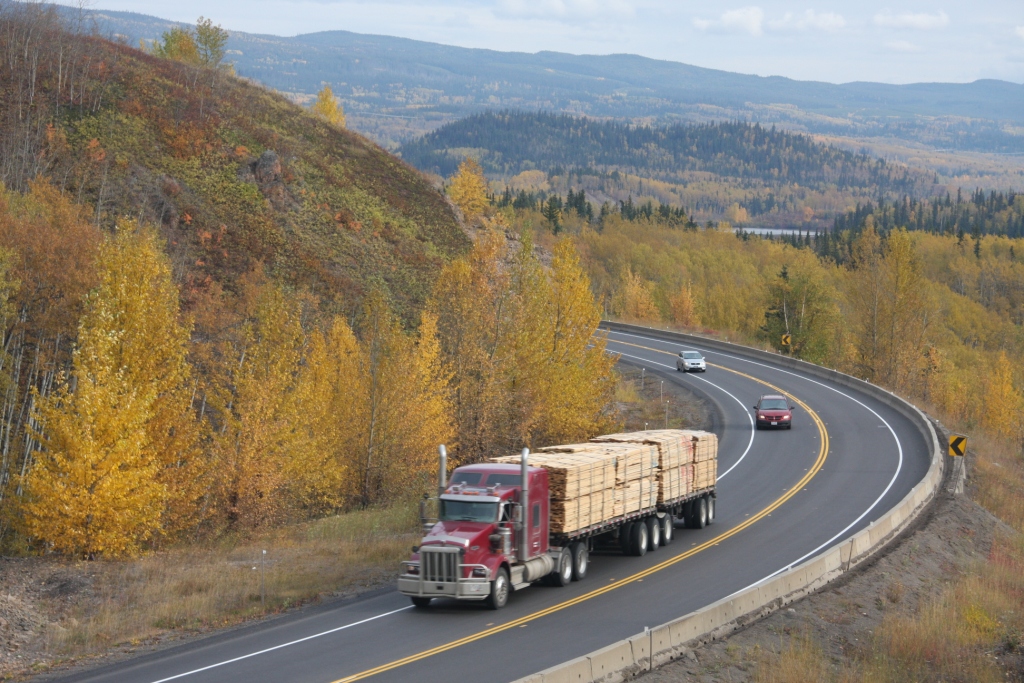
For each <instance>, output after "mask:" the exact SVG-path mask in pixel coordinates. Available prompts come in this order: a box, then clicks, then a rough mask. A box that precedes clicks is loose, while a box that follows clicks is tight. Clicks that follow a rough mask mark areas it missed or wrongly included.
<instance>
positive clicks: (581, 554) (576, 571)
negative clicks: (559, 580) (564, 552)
mask: <svg viewBox="0 0 1024 683" xmlns="http://www.w3.org/2000/svg"><path fill="white" fill-rule="evenodd" d="M569 548H570V551H569V552H570V553H571V554H572V580H573V581H582V580H583V579H585V578H586V577H587V569H589V568H590V551H589V550H588V549H587V542H586V541H583V542H582V543H581V542H580V541H576V542H575V543H573V544H572V545H571V546H569Z"/></svg>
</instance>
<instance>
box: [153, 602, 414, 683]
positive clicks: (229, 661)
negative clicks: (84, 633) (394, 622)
mask: <svg viewBox="0 0 1024 683" xmlns="http://www.w3.org/2000/svg"><path fill="white" fill-rule="evenodd" d="M407 609H412V605H409V606H408V607H402V608H400V609H396V610H392V611H390V612H385V613H384V614H378V615H377V616H375V617H369V618H367V619H363V620H362V621H356V622H353V623H351V624H345V625H344V626H339V627H337V628H332V629H330V630H329V631H324V632H322V633H314V634H313V635H311V636H306V637H305V638H299V639H298V640H292V641H290V642H287V643H281V644H280V645H275V646H274V647H268V648H267V649H265V650H260V651H259V652H250V653H249V654H247V655H242V656H241V657H235V658H234V659H227V660H225V661H223V662H217V663H216V664H210V665H209V666H204V667H202V668H201V669H193V670H192V671H186V672H185V673H181V674H176V675H174V676H169V677H167V678H161V679H160V680H158V681H153V683H166V681H173V680H175V679H178V678H184V677H185V676H192V675H194V674H197V673H202V672H203V671H209V670H210V669H216V668H217V667H219V666H225V665H227V664H234V663H235V662H240V661H242V660H243V659H249V658H250V657H255V656H257V655H262V654H266V653H268V652H273V651H274V650H280V649H281V648H284V647H289V646H291V645H298V644H299V643H302V642H305V641H307V640H313V639H314V638H320V637H321V636H326V635H330V634H332V633H337V632H338V631H344V630H345V629H347V628H352V627H353V626H359V625H360V624H365V623H366V622H368V621H374V620H376V619H382V618H383V617H388V616H391V615H392V614H398V613H399V612H404V611H405V610H407Z"/></svg>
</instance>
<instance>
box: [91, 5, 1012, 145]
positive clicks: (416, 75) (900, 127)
mask: <svg viewBox="0 0 1024 683" xmlns="http://www.w3.org/2000/svg"><path fill="white" fill-rule="evenodd" d="M91 16H92V17H93V19H94V20H95V21H96V24H97V26H98V27H99V28H100V30H101V31H102V32H103V33H104V34H109V35H114V34H116V35H119V36H123V37H124V38H126V39H127V40H128V42H129V43H131V44H138V41H139V40H140V39H146V40H152V39H156V38H158V37H159V36H160V34H161V33H162V32H163V31H166V30H167V29H168V27H169V26H170V25H172V24H171V22H168V21H166V20H163V19H158V18H156V17H152V16H147V15H142V14H134V13H128V12H112V11H105V10H102V9H100V10H95V11H93V12H92V13H91ZM229 28H230V27H229ZM228 47H229V49H230V50H231V54H230V59H231V60H232V61H233V62H234V63H235V67H236V69H237V70H238V73H239V74H241V75H243V76H246V77H249V78H253V79H256V80H258V81H260V82H261V83H265V84H266V85H268V86H269V87H272V88H274V89H277V90H280V91H282V92H287V93H292V94H293V96H295V97H296V98H299V99H302V98H307V97H310V96H312V95H313V94H315V93H316V91H317V90H319V89H320V87H321V86H322V84H323V83H328V84H330V85H331V87H332V88H333V90H334V91H335V93H337V94H339V95H340V96H341V98H342V101H343V103H344V105H345V107H346V109H347V110H348V111H349V112H350V120H351V122H352V125H354V126H355V127H357V128H358V129H359V130H363V131H367V132H368V133H370V134H372V135H373V136H374V137H375V139H377V140H379V141H381V142H382V143H386V144H389V145H390V144H397V143H399V142H401V141H403V140H408V139H410V138H412V137H415V136H416V135H417V134H419V133H422V132H425V131H428V130H432V129H434V128H436V127H437V126H438V125H440V124H442V123H444V122H447V121H452V120H455V119H458V118H463V117H465V116H468V115H470V114H474V113H478V112H480V111H481V110H484V109H503V108H516V109H525V110H541V109H543V110H549V111H560V112H567V113H573V114H585V115H587V116H596V117H614V118H629V119H632V118H642V117H647V118H650V119H653V120H657V121H660V122H676V121H680V120H682V121H696V122H699V121H712V120H743V121H760V122H762V123H769V124H770V123H778V124H782V125H785V126H786V127H789V128H794V129H799V130H805V131H810V132H816V133H828V134H834V135H847V136H861V137H865V136H870V137H878V138H886V139H888V138H897V139H902V140H912V141H915V142H919V143H923V144H925V145H929V146H933V147H939V148H953V149H957V150H977V151H988V152H1013V151H1016V152H1019V151H1022V150H1024V137H1021V136H1020V134H1019V132H1017V131H1016V130H1015V129H1014V128H1013V127H1012V126H1007V125H1005V123H1004V122H1014V123H1020V122H1021V121H1024V114H1022V112H1024V86H1022V85H1019V84H1015V83H1009V82H1005V81H996V80H981V81H976V82H974V83H966V84H953V83H918V84H911V85H887V84H881V83H845V84H832V83H821V82H805V81H796V80H793V79H789V78H783V77H777V76H774V77H760V76H752V75H746V74H737V73H730V72H726V71H720V70H715V69H707V68H702V67H698V66H693V65H689V64H681V63H677V62H669V61H663V60H655V59H648V58H645V57H640V56H637V55H622V54H618V55H572V54H564V53H558V52H540V53H537V54H527V53H514V52H498V51H493V50H480V49H468V48H459V47H453V46H448V45H438V44H434V43H427V42H422V41H416V40H408V39H404V38H394V37H389V36H374V35H362V34H357V33H351V32H348V31H324V32H320V33H313V34H307V35H299V36H295V37H289V38H286V37H281V36H269V35H252V34H246V33H242V32H232V33H231V40H230V42H229V44H228Z"/></svg>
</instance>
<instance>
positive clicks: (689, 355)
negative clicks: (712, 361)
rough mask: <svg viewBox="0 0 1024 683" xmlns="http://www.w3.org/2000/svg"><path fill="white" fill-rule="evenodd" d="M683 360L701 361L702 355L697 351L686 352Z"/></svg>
mask: <svg viewBox="0 0 1024 683" xmlns="http://www.w3.org/2000/svg"><path fill="white" fill-rule="evenodd" d="M683 358H691V359H694V360H700V354H699V353H697V352H696V351H686V352H684V353H683Z"/></svg>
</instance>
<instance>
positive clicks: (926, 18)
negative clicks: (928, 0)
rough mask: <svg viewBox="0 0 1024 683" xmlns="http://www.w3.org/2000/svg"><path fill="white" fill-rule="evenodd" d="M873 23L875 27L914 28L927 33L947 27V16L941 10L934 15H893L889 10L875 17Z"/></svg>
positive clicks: (905, 13) (908, 13)
mask: <svg viewBox="0 0 1024 683" xmlns="http://www.w3.org/2000/svg"><path fill="white" fill-rule="evenodd" d="M874 22H875V26H881V27H883V28H915V29H919V30H921V31H927V30H930V29H936V28H943V27H945V26H948V25H949V15H948V14H946V13H945V12H943V11H941V10H940V11H939V12H937V13H935V14H925V13H920V14H914V13H911V12H903V13H902V14H893V13H892V12H890V11H889V10H885V11H884V12H879V13H878V14H876V15H875V18H874Z"/></svg>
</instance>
